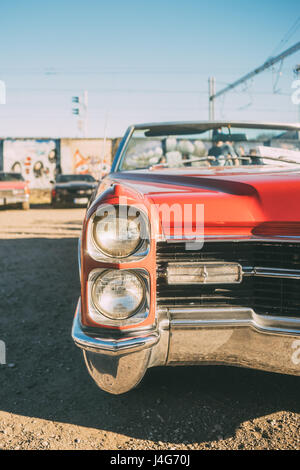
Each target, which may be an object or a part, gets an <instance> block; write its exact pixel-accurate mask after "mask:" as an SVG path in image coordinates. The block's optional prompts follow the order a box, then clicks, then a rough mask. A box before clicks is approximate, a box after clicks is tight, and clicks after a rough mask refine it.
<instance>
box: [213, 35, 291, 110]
mask: <svg viewBox="0 0 300 470" xmlns="http://www.w3.org/2000/svg"><path fill="white" fill-rule="evenodd" d="M298 50H300V41H299V42H297V43H296V44H294V45H293V46H291V47H289V48H288V49H286V50H285V51H283V52H281V54H279V55H277V56H276V57H271V58H270V59H268V60H267V61H266V62H265V63H264V64H262V65H261V66H259V67H257V68H256V69H254V70H253V71H252V72H249V73H247V74H246V75H244V76H243V77H241V78H239V79H238V80H236V81H235V82H233V83H231V84H230V85H228V86H226V87H225V88H223V89H222V90H220V91H218V92H217V93H214V92H213V93H211V87H210V88H209V103H210V105H211V106H210V107H209V115H210V116H211V113H213V112H214V102H215V99H216V98H219V96H221V95H224V93H227V92H228V91H230V90H233V88H236V87H237V86H238V85H241V84H242V83H244V82H246V81H247V80H249V79H250V78H252V77H255V76H256V75H258V74H259V73H261V72H264V71H265V70H267V69H268V68H270V67H272V65H274V64H276V63H277V62H281V61H283V60H284V59H285V58H286V57H288V56H290V55H291V54H294V53H295V52H297V51H298ZM210 80H212V79H210ZM213 86H214V85H213ZM213 117H214V116H213Z"/></svg>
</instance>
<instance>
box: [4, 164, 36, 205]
mask: <svg viewBox="0 0 300 470" xmlns="http://www.w3.org/2000/svg"><path fill="white" fill-rule="evenodd" d="M11 204H13V205H18V206H20V207H21V208H22V209H24V210H28V209H29V208H30V205H29V187H28V183H27V182H26V181H25V180H24V178H23V176H22V175H21V173H13V172H5V171H0V206H9V205H11Z"/></svg>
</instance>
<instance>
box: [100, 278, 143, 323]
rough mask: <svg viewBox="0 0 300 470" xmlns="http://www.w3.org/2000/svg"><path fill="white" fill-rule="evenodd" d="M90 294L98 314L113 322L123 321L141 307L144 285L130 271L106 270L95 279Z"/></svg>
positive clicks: (141, 280)
mask: <svg viewBox="0 0 300 470" xmlns="http://www.w3.org/2000/svg"><path fill="white" fill-rule="evenodd" d="M91 294H92V301H93V304H94V306H95V307H96V309H97V310H98V311H99V312H100V313H102V314H103V315H104V316H106V317H108V318H110V319H113V320H125V319H127V318H129V317H131V316H132V315H134V314H135V313H136V312H137V311H138V310H139V308H140V307H141V306H142V304H143V302H144V299H145V283H144V281H143V279H142V278H141V277H140V276H139V275H138V274H136V273H134V272H132V271H127V270H107V271H104V272H102V273H101V274H100V275H99V276H98V277H97V278H96V279H95V281H94V284H93V287H92V292H91Z"/></svg>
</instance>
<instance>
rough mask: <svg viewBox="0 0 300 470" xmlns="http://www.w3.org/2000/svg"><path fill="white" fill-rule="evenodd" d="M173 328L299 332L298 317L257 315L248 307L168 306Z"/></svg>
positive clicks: (274, 332)
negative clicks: (222, 328) (231, 327)
mask: <svg viewBox="0 0 300 470" xmlns="http://www.w3.org/2000/svg"><path fill="white" fill-rule="evenodd" d="M167 310H168V314H169V316H170V325H171V327H173V328H179V329H183V328H192V329H193V328H194V329H198V328H205V327H210V328H216V327H222V326H226V327H228V326H233V327H249V326H250V327H252V328H254V329H255V330H258V331H263V332H265V333H271V334H282V335H290V334H300V318H299V319H298V318H296V317H274V316H267V315H257V314H256V313H255V312H254V310H252V309H250V308H239V307H220V308H201V307H199V308H168V309H167Z"/></svg>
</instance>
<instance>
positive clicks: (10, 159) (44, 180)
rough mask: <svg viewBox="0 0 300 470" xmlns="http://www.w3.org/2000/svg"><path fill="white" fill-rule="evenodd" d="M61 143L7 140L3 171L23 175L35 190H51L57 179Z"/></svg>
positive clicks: (49, 140) (48, 140) (40, 140)
mask: <svg viewBox="0 0 300 470" xmlns="http://www.w3.org/2000/svg"><path fill="white" fill-rule="evenodd" d="M58 159H59V142H58V141H57V140H54V139H5V140H4V141H3V170H4V171H14V172H17V173H22V175H23V177H24V178H25V180H26V181H29V185H30V187H31V188H34V189H45V188H50V186H51V183H50V181H51V180H54V179H55V176H56V166H57V160H58Z"/></svg>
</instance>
